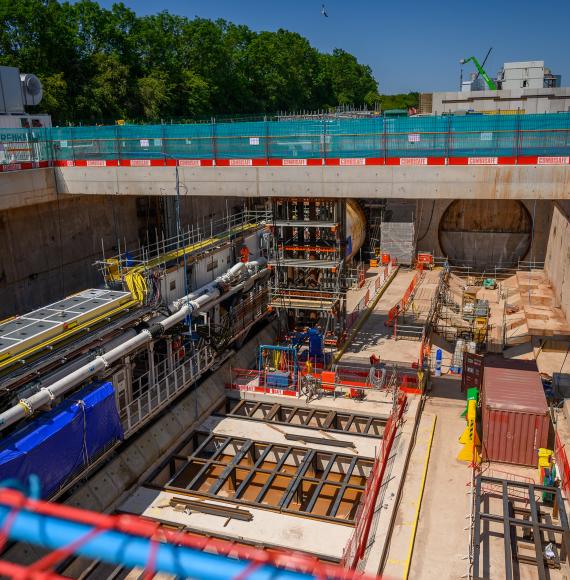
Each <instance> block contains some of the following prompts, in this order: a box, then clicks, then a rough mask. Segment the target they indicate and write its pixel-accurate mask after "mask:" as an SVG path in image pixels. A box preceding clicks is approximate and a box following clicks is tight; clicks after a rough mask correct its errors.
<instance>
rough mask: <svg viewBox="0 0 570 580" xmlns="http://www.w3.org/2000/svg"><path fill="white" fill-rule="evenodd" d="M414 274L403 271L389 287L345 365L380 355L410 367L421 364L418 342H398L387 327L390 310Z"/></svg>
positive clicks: (344, 361) (411, 271) (344, 357)
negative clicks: (415, 362)
mask: <svg viewBox="0 0 570 580" xmlns="http://www.w3.org/2000/svg"><path fill="white" fill-rule="evenodd" d="M414 276H415V271H414V270H409V271H406V270H400V271H399V272H398V273H397V274H396V276H395V278H394V280H393V281H392V282H391V284H390V285H389V286H388V288H387V289H386V291H385V292H384V294H383V295H382V297H381V298H380V300H379V301H378V303H377V304H376V306H375V307H374V310H373V311H372V312H371V313H370V315H369V317H368V319H367V320H366V321H365V322H364V324H363V325H362V327H361V329H360V330H359V332H358V334H357V335H356V337H355V338H354V339H353V341H352V343H351V344H350V345H349V346H348V348H347V349H346V351H345V353H344V355H343V357H342V359H341V361H342V363H346V364H350V362H351V361H353V362H355V363H361V362H366V361H368V360H369V358H370V355H372V354H373V353H374V354H376V355H377V356H378V357H379V358H380V359H382V360H388V361H395V362H405V363H410V362H414V361H417V360H418V355H419V342H418V341H416V340H394V339H393V329H392V327H389V326H386V325H385V324H384V323H385V322H386V321H387V320H388V312H389V310H390V309H391V308H392V307H393V306H394V305H395V304H397V303H398V302H399V301H400V300H401V298H402V296H403V295H404V292H405V291H406V288H407V287H408V286H409V284H410V282H411V281H412V278H413V277H414Z"/></svg>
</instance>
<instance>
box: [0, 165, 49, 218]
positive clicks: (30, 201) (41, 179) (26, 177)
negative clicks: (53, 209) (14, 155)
mask: <svg viewBox="0 0 570 580" xmlns="http://www.w3.org/2000/svg"><path fill="white" fill-rule="evenodd" d="M55 199H56V189H55V174H54V170H53V169H51V168H45V169H30V170H27V171H9V172H6V173H0V211H6V210H8V209H12V208H15V207H23V206H28V205H34V204H36V203H45V202H48V201H54V200H55Z"/></svg>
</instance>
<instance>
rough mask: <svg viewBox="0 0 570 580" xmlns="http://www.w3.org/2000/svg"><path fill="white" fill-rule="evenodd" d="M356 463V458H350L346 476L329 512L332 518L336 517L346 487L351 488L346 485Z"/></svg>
mask: <svg viewBox="0 0 570 580" xmlns="http://www.w3.org/2000/svg"><path fill="white" fill-rule="evenodd" d="M357 461H358V457H357V456H355V457H353V458H352V461H351V462H350V465H349V466H348V469H347V470H346V475H345V476H344V477H343V478H342V482H341V483H340V491H339V492H338V494H337V496H336V498H335V500H334V503H333V506H332V508H331V512H330V515H331V516H332V517H336V512H337V511H338V508H339V507H340V502H341V501H342V498H343V496H344V492H345V491H346V488H347V487H352V486H349V485H348V480H349V479H350V476H351V475H352V472H353V471H354V466H355V465H356V462H357Z"/></svg>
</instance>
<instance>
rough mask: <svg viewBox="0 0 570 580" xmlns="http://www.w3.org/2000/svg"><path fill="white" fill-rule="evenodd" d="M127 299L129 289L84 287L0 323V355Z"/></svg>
mask: <svg viewBox="0 0 570 580" xmlns="http://www.w3.org/2000/svg"><path fill="white" fill-rule="evenodd" d="M130 299H131V294H130V292H118V291H113V290H98V289H91V290H84V291H83V292H80V293H79V294H75V295H74V296H70V297H68V298H65V299H64V300H59V301H58V302H54V303H53V304H49V305H48V306H45V307H43V308H40V309H38V310H34V311H32V312H30V313H28V314H25V315H23V316H20V317H18V318H16V319H14V320H9V321H7V322H5V323H4V324H0V357H1V358H3V359H6V358H8V357H9V356H12V355H15V354H17V353H20V352H23V351H24V350H25V349H27V348H30V347H32V346H34V345H36V344H39V343H41V342H42V341H44V340H47V339H49V338H52V337H54V336H57V335H58V334H61V333H62V332H64V331H66V330H68V329H70V328H72V325H73V326H75V325H76V324H79V323H81V322H85V321H88V320H91V319H93V318H96V317H97V316H99V315H101V314H105V313H106V312H110V311H111V310H114V309H115V308H117V307H119V306H120V305H121V304H124V303H125V302H128V301H130Z"/></svg>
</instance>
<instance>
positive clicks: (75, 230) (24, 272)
mask: <svg viewBox="0 0 570 580" xmlns="http://www.w3.org/2000/svg"><path fill="white" fill-rule="evenodd" d="M38 171H43V170H38ZM22 173H23V174H24V173H25V174H27V175H31V174H32V173H34V172H33V171H25V172H22ZM3 177H4V175H3V174H0V179H1V178H3ZM0 183H1V182H0ZM0 198H1V196H0ZM147 200H148V198H146V199H145V198H137V197H131V196H128V197H117V196H104V195H96V196H91V195H89V196H85V195H82V196H68V195H59V198H58V197H55V198H54V200H51V201H46V202H45V203H36V204H34V205H25V204H24V205H22V206H20V207H12V208H10V209H8V210H4V211H0V247H1V248H2V252H0V319H1V318H5V317H7V316H11V315H13V314H23V313H25V312H29V311H30V310H32V309H34V308H36V307H40V306H45V305H46V304H49V303H50V302H54V301H56V300H59V299H60V298H63V297H64V296H67V295H69V294H72V293H74V292H79V291H80V290H84V289H85V288H89V287H93V286H100V285H101V284H102V282H103V278H102V276H101V274H100V272H99V271H98V269H97V268H96V267H95V266H94V265H93V264H94V262H95V261H97V260H101V259H102V257H103V251H102V248H103V247H104V248H105V256H106V257H109V256H112V255H115V254H117V253H118V246H119V244H120V246H121V250H122V251H124V248H125V244H126V247H127V249H129V248H130V249H131V250H134V249H138V248H139V245H140V243H141V242H142V243H144V241H145V238H146V235H147V231H148V230H150V234H151V235H152V234H153V233H154V229H155V227H158V231H159V235H160V228H161V226H160V224H161V212H160V209H159V208H158V204H157V203H156V202H160V201H161V200H159V199H156V198H151V199H150V201H151V202H152V203H150V204H148V203H141V202H146V201H147ZM241 201H242V200H240V199H232V203H230V204H228V206H229V209H231V208H232V206H233V205H234V204H239V203H240V202H241ZM225 211H226V200H225V199H222V198H216V199H207V200H205V199H203V198H199V197H186V198H184V199H183V200H182V203H181V220H182V225H183V227H185V226H186V225H187V224H190V223H196V222H198V221H200V220H201V219H202V218H206V223H207V220H208V219H209V217H210V216H221V215H222V214H223V213H224V212H225Z"/></svg>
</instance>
